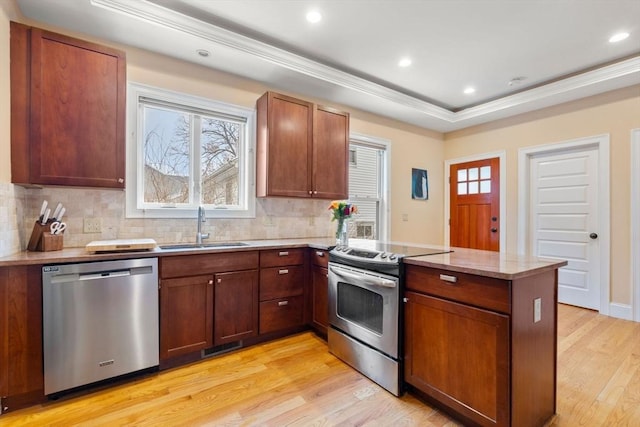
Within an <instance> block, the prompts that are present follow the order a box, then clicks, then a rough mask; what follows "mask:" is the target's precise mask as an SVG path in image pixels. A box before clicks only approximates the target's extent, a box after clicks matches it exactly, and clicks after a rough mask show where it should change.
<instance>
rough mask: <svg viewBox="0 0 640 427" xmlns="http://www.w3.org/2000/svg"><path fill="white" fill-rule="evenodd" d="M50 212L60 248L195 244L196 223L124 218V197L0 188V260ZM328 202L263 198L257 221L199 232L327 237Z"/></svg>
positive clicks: (223, 237)
mask: <svg viewBox="0 0 640 427" xmlns="http://www.w3.org/2000/svg"><path fill="white" fill-rule="evenodd" d="M44 199H46V200H48V201H49V206H50V207H51V208H52V209H53V208H55V206H56V204H57V203H58V202H60V203H62V204H63V205H64V206H65V208H66V213H65V217H64V220H65V222H66V223H67V229H66V231H65V233H64V247H83V246H85V245H86V244H87V243H89V242H91V241H93V240H110V239H128V238H153V239H155V240H156V241H157V242H158V243H183V242H192V241H195V234H196V220H195V218H194V219H142V218H125V205H124V204H125V192H124V191H121V190H99V189H78V188H61V187H47V188H28V189H25V188H21V187H18V186H14V185H12V184H1V185H0V200H1V201H2V205H1V206H2V207H1V208H0V219H1V220H2V223H9V224H10V226H9V229H6V230H5V229H4V227H3V228H2V229H0V237H1V240H0V244H1V246H0V249H1V250H2V253H1V254H0V255H9V254H11V253H15V252H18V251H20V250H24V249H25V248H26V244H27V242H28V239H29V236H30V234H31V230H32V228H33V222H34V221H35V220H36V218H37V216H38V214H39V211H40V206H41V204H42V200H44ZM328 204H329V202H328V201H326V200H299V199H281V198H277V199H276V198H267V199H257V200H256V217H255V218H247V219H209V220H207V221H206V222H205V223H204V224H202V232H204V233H210V235H211V237H210V239H209V241H229V240H249V239H279V238H304V237H330V236H331V235H332V233H333V231H334V227H335V224H333V223H331V221H330V214H329V211H328V210H327V207H328ZM85 218H93V219H98V220H99V221H100V222H101V230H102V231H101V232H100V233H84V232H83V231H84V219H85Z"/></svg>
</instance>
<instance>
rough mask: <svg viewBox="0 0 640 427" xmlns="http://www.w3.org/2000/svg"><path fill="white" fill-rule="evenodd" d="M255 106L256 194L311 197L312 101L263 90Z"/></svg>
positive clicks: (261, 195) (259, 195) (260, 195)
mask: <svg viewBox="0 0 640 427" xmlns="http://www.w3.org/2000/svg"><path fill="white" fill-rule="evenodd" d="M257 109H258V135H257V149H258V150H257V162H256V163H257V164H256V171H257V173H256V174H257V176H256V192H257V195H258V197H265V196H284V197H311V194H310V193H311V156H312V139H313V104H312V103H310V102H306V101H302V100H299V99H296V98H292V97H289V96H284V95H280V94H277V93H273V92H267V93H266V94H264V95H263V96H262V97H261V98H260V99H259V100H258V106H257Z"/></svg>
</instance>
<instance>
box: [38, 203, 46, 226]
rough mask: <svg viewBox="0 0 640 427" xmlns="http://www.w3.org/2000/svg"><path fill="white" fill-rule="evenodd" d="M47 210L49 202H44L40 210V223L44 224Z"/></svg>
mask: <svg viewBox="0 0 640 427" xmlns="http://www.w3.org/2000/svg"><path fill="white" fill-rule="evenodd" d="M46 209H47V201H46V200H45V201H44V202H42V207H41V208H40V216H39V217H38V221H40V222H41V223H42V224H44V222H43V221H42V219H43V218H44V211H45V210H46Z"/></svg>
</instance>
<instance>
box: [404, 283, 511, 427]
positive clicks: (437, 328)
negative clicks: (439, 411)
mask: <svg viewBox="0 0 640 427" xmlns="http://www.w3.org/2000/svg"><path fill="white" fill-rule="evenodd" d="M405 297H406V298H408V301H407V303H406V304H405V380H406V381H407V382H408V383H409V384H411V385H413V386H414V387H416V388H418V389H419V390H421V391H422V392H424V393H426V394H427V395H429V396H431V397H432V398H434V399H435V400H437V401H439V402H441V403H442V404H444V405H446V406H448V407H449V408H451V409H453V410H454V411H456V412H458V413H459V414H461V415H462V416H464V417H466V418H468V419H470V420H472V421H473V422H475V423H477V424H479V425H483V426H493V425H495V426H506V425H509V419H510V414H509V381H510V379H509V377H510V376H509V317H508V316H505V315H502V314H498V313H494V312H491V311H487V310H482V309H478V308H473V307H470V306H466V305H462V304H457V303H454V302H450V301H446V300H442V299H439V298H434V297H429V296H425V295H421V294H417V293H414V292H406V293H405Z"/></svg>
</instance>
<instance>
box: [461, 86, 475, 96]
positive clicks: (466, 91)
mask: <svg viewBox="0 0 640 427" xmlns="http://www.w3.org/2000/svg"><path fill="white" fill-rule="evenodd" d="M475 91H476V89H475V88H472V87H471V86H469V87H467V88H465V89H464V93H466V94H467V95H471V94H472V93H475Z"/></svg>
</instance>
